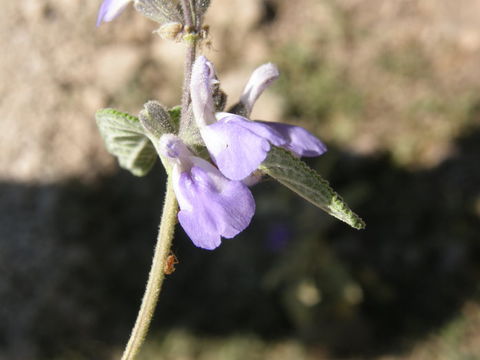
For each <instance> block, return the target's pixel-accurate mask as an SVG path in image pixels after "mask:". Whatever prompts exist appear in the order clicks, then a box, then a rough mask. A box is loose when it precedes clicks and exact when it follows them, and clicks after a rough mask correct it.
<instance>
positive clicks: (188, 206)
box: [159, 134, 255, 250]
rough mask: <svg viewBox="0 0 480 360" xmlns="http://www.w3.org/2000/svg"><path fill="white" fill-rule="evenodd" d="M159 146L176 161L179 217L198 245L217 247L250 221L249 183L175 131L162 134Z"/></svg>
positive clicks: (166, 156)
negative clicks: (200, 154) (201, 153)
mask: <svg viewBox="0 0 480 360" xmlns="http://www.w3.org/2000/svg"><path fill="white" fill-rule="evenodd" d="M159 149H160V153H161V155H162V157H164V159H166V160H167V161H168V162H169V163H170V164H171V165H172V171H171V176H172V183H173V189H174V191H175V195H176V197H177V200H178V204H179V206H180V212H179V213H178V220H179V222H180V224H181V225H182V227H183V229H184V230H185V232H186V233H187V235H188V236H189V237H190V239H192V241H193V243H194V244H195V245H196V246H198V247H200V248H204V249H207V250H213V249H215V248H216V247H218V246H219V245H220V243H221V238H222V237H224V238H233V237H234V236H236V235H237V234H238V233H240V232H241V231H243V230H244V229H245V228H246V227H247V226H248V225H249V224H250V220H251V219H252V217H253V214H254V213H255V201H254V199H253V196H252V193H251V192H250V190H249V189H248V187H247V186H246V185H244V184H243V183H242V182H240V181H232V180H229V179H227V178H226V177H224V176H223V175H222V174H221V173H220V171H218V169H217V168H216V167H215V166H213V165H212V164H210V163H209V162H208V161H205V160H203V159H201V158H199V157H196V156H194V155H193V154H192V153H191V152H190V150H188V148H187V147H186V145H185V144H184V143H183V142H182V140H180V138H179V137H177V136H175V135H173V134H167V135H163V136H162V137H161V139H160V145H159Z"/></svg>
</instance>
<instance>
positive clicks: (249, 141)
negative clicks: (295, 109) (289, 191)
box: [190, 56, 326, 180]
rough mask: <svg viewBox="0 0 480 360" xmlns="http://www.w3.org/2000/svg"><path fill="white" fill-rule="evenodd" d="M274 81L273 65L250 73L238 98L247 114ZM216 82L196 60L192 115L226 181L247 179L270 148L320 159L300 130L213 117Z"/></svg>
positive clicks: (319, 148)
mask: <svg viewBox="0 0 480 360" xmlns="http://www.w3.org/2000/svg"><path fill="white" fill-rule="evenodd" d="M277 77H278V70H277V68H276V67H275V66H274V65H273V64H264V65H262V66H260V67H259V68H257V69H256V70H255V71H254V72H253V74H252V76H251V77H250V80H249V81H248V83H247V86H246V87H245V89H244V91H243V95H242V96H241V98H240V101H241V102H242V104H243V105H244V106H245V108H246V110H247V112H248V113H250V112H251V109H252V107H253V104H254V103H255V101H256V100H257V98H258V97H259V96H260V94H261V93H262V92H263V91H264V90H265V88H266V87H267V86H268V85H269V84H270V83H271V82H272V81H274V80H275V79H276V78H277ZM217 82H218V80H216V78H215V71H214V68H213V65H212V64H211V63H210V62H209V61H208V60H207V59H206V58H205V57H204V56H200V57H198V59H197V60H196V61H195V64H194V66H193V71H192V81H191V86H190V91H191V97H192V109H193V114H194V116H195V121H196V123H197V126H198V127H199V129H200V134H201V136H202V138H203V141H204V142H205V145H206V147H207V149H208V151H209V153H210V156H211V157H212V159H213V161H214V162H215V163H216V165H217V166H218V168H219V169H220V171H221V172H222V173H223V175H225V176H226V177H227V178H229V179H232V180H242V179H244V178H246V177H247V176H249V175H250V174H251V173H252V172H253V171H255V170H256V169H257V168H258V166H259V165H260V164H261V163H262V162H263V161H264V160H265V158H266V157H267V154H268V152H269V151H270V148H271V145H275V146H280V147H283V148H285V149H288V150H290V151H292V152H293V153H294V154H296V155H297V156H319V155H321V154H323V153H324V152H325V151H326V147H325V145H324V144H323V143H322V142H321V141H320V140H319V139H317V138H316V137H315V136H314V135H312V134H311V133H310V132H308V131H307V130H305V129H303V128H301V127H299V126H292V125H287V124H281V123H274V122H264V121H251V120H249V119H247V118H245V117H242V116H240V115H236V114H230V113H217V114H214V105H213V98H212V87H213V85H214V84H215V83H217Z"/></svg>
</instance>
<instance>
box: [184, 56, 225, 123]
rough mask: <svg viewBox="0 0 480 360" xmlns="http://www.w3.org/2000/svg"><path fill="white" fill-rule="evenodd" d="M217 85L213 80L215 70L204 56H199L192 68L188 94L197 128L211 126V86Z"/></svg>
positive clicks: (212, 106) (213, 112)
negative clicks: (190, 98)
mask: <svg viewBox="0 0 480 360" xmlns="http://www.w3.org/2000/svg"><path fill="white" fill-rule="evenodd" d="M215 83H218V80H216V78H215V69H214V68H213V65H212V63H211V62H210V61H208V60H207V58H206V57H205V56H199V57H198V58H197V60H195V63H194V64H193V68H192V80H191V82H190V94H191V97H192V109H193V115H194V116H195V121H196V122H197V125H198V126H199V127H202V126H205V125H209V124H213V123H214V122H215V121H216V119H215V115H214V114H215V105H214V103H213V85H214V84H215Z"/></svg>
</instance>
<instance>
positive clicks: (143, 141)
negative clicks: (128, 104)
mask: <svg viewBox="0 0 480 360" xmlns="http://www.w3.org/2000/svg"><path fill="white" fill-rule="evenodd" d="M95 118H96V120H97V125H98V128H99V129H100V134H101V135H102V137H103V140H104V141H105V144H106V146H107V150H108V151H109V152H110V153H111V154H112V155H114V156H116V157H117V158H118V162H119V164H120V166H121V167H122V168H124V169H126V170H129V171H130V172H131V173H132V174H133V175H135V176H144V175H146V174H147V173H148V172H149V171H150V169H151V168H152V167H153V165H154V164H155V160H156V159H157V152H156V151H155V148H154V146H153V144H152V143H151V141H150V140H149V139H148V138H147V137H146V136H145V135H144V131H145V130H144V129H143V127H142V125H141V123H140V121H139V120H138V118H137V117H135V116H132V115H129V114H126V113H123V112H120V111H117V110H114V109H101V110H98V111H97V113H96V114H95Z"/></svg>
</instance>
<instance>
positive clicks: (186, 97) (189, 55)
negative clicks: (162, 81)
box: [180, 0, 198, 130]
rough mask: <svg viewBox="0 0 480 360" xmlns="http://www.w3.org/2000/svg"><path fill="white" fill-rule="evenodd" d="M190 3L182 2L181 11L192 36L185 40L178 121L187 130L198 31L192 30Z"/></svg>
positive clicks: (187, 1) (185, 0) (183, 0)
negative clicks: (179, 116) (180, 108)
mask: <svg viewBox="0 0 480 360" xmlns="http://www.w3.org/2000/svg"><path fill="white" fill-rule="evenodd" d="M192 9H193V8H192V2H191V1H190V0H182V10H183V16H184V21H185V25H186V28H188V29H189V31H193V35H194V36H188V35H191V34H187V37H186V38H185V39H186V40H185V42H186V44H187V48H186V53H185V68H184V82H183V92H182V114H181V118H180V119H181V120H180V129H181V130H183V129H184V128H188V127H189V126H191V124H190V123H189V122H190V120H191V119H189V116H188V106H189V105H190V81H191V79H192V66H193V63H194V62H195V56H196V49H197V38H196V33H197V30H198V29H195V28H194V25H195V24H194V19H193V14H192Z"/></svg>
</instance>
